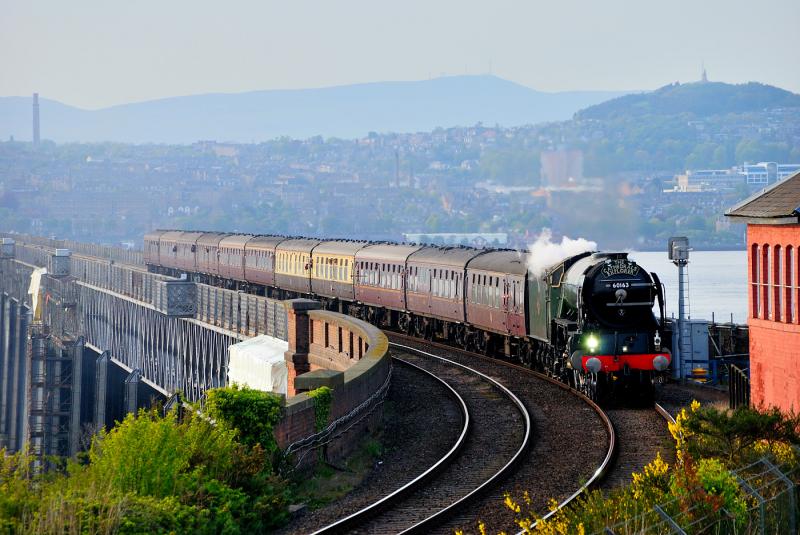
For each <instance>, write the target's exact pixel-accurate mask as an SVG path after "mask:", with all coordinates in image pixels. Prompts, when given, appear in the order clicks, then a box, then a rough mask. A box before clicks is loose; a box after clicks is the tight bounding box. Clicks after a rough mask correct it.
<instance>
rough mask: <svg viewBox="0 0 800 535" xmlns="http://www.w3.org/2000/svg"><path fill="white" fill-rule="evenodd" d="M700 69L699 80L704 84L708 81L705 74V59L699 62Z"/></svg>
mask: <svg viewBox="0 0 800 535" xmlns="http://www.w3.org/2000/svg"><path fill="white" fill-rule="evenodd" d="M700 69H701V74H700V81H701V82H703V83H704V84H705V83H707V82H708V74H706V62H705V61H704V62H703V63H702V64H701V67H700Z"/></svg>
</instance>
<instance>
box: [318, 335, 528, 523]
mask: <svg viewBox="0 0 800 535" xmlns="http://www.w3.org/2000/svg"><path fill="white" fill-rule="evenodd" d="M392 348H393V350H394V352H395V353H396V355H395V358H398V356H397V354H398V353H399V354H401V355H402V357H400V360H402V361H404V362H406V363H408V364H411V365H414V366H416V367H418V368H421V369H425V370H426V371H428V372H430V373H432V374H434V375H436V376H437V377H438V378H440V379H442V380H443V381H444V382H446V383H448V385H449V386H450V387H452V389H453V392H455V393H457V395H458V396H459V397H461V398H462V399H463V400H464V411H465V412H464V414H465V428H464V432H462V434H461V436H460V437H459V440H458V441H457V443H456V444H454V446H453V448H451V450H450V451H449V452H448V454H447V455H446V456H445V457H443V458H442V459H440V460H439V462H437V463H436V464H435V465H434V466H432V467H431V468H429V469H428V470H427V471H425V472H424V473H423V474H421V475H420V476H418V477H417V478H415V479H414V480H412V481H411V482H409V483H407V484H406V485H404V486H402V487H401V488H399V489H398V490H396V491H394V492H393V493H391V494H389V495H388V496H385V497H383V498H381V499H380V500H378V501H376V502H375V503H373V504H371V505H369V506H367V507H365V508H363V509H361V510H359V511H357V512H355V513H353V514H351V515H350V516H348V517H345V518H343V519H341V520H339V521H337V522H335V523H333V524H330V525H329V526H326V527H324V528H322V529H320V530H318V531H317V532H315V533H340V532H344V531H348V532H351V533H427V532H430V531H431V529H433V527H435V526H437V525H439V524H441V523H442V522H443V521H444V520H445V519H446V518H448V517H450V516H452V515H453V514H454V512H455V511H456V510H458V509H459V508H460V507H461V506H463V505H464V504H466V503H468V502H471V501H472V500H473V499H475V498H476V497H477V496H479V495H481V494H482V493H484V492H485V490H486V489H487V488H488V487H490V486H492V485H493V484H494V483H495V482H496V481H497V480H498V479H501V478H502V477H504V476H506V475H507V474H508V472H509V471H510V470H511V469H512V468H513V466H514V464H515V463H516V462H517V461H518V460H519V459H520V457H521V456H522V454H523V453H524V452H525V451H526V449H527V448H528V446H529V442H530V439H531V418H530V415H529V413H528V411H527V409H526V408H525V405H524V404H523V403H522V402H521V401H520V400H519V399H518V398H517V397H516V396H515V395H514V394H513V393H512V392H511V391H510V390H508V389H507V388H505V387H504V386H503V385H501V384H500V383H499V382H497V381H496V380H494V379H492V378H491V377H488V376H487V375H485V374H483V373H481V372H480V371H477V370H475V369H472V368H469V367H468V366H464V365H463V364H459V363H456V362H454V361H452V360H449V359H446V358H444V357H441V356H438V355H434V354H432V353H428V352H425V351H421V350H419V349H416V348H412V347H408V346H400V345H398V344H392ZM467 427H469V433H467V432H466V429H467ZM487 451H492V452H493V453H492V455H491V456H487V455H486V452H487ZM456 453H457V454H456Z"/></svg>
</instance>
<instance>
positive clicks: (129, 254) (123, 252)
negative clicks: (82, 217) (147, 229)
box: [0, 233, 144, 266]
mask: <svg viewBox="0 0 800 535" xmlns="http://www.w3.org/2000/svg"><path fill="white" fill-rule="evenodd" d="M0 237H3V238H11V239H13V240H14V241H16V242H17V243H24V244H28V245H37V246H40V247H50V248H53V249H69V250H70V251H72V252H73V253H78V254H83V255H88V256H94V257H97V258H103V259H106V260H113V261H115V262H121V263H124V264H132V265H141V266H143V265H144V258H143V256H142V255H143V253H142V250H141V249H126V248H124V247H115V246H111V245H99V244H96V243H83V242H78V241H75V240H57V239H54V238H43V237H41V236H31V235H30V234H9V233H0Z"/></svg>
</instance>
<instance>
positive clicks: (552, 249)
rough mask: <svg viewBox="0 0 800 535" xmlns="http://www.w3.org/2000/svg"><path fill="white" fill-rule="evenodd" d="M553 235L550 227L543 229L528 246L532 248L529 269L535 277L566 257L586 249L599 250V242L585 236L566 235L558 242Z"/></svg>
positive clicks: (529, 248)
mask: <svg viewBox="0 0 800 535" xmlns="http://www.w3.org/2000/svg"><path fill="white" fill-rule="evenodd" d="M552 237H553V233H552V232H551V231H550V229H549V228H546V229H543V230H542V233H541V234H539V236H537V238H536V241H535V242H533V244H532V245H530V246H529V247H528V250H530V255H528V270H529V271H530V272H531V273H533V275H534V276H535V277H540V276H541V275H542V274H544V272H545V270H547V268H550V267H552V266H554V265H555V264H558V263H559V262H561V261H562V260H564V259H565V258H569V257H570V256H575V255H576V254H580V253H583V252H586V251H596V250H597V243H596V242H593V241H589V240H587V239H585V238H578V239H576V240H573V239H571V238H568V237H566V236H564V237H563V238H561V243H556V242H553V241H552V240H551V238H552Z"/></svg>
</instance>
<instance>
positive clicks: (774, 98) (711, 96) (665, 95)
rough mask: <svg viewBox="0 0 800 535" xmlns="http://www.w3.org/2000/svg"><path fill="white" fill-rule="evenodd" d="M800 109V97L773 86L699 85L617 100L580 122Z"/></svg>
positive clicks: (592, 109)
mask: <svg viewBox="0 0 800 535" xmlns="http://www.w3.org/2000/svg"><path fill="white" fill-rule="evenodd" d="M796 107H800V95H796V94H794V93H792V92H790V91H786V90H784V89H780V88H777V87H774V86H771V85H765V84H760V83H756V82H750V83H747V84H737V85H734V84H726V83H722V82H695V83H690V84H678V83H675V84H670V85H667V86H664V87H662V88H660V89H657V90H655V91H651V92H647V93H637V94H629V95H624V96H621V97H617V98H614V99H611V100H609V101H607V102H602V103H600V104H595V105H594V106H590V107H588V108H586V109H584V110H581V111H580V112H578V113H577V114H576V118H578V119H598V120H608V119H617V118H624V117H643V116H648V115H678V114H683V113H689V114H692V115H695V116H697V117H708V116H712V115H723V114H727V113H746V112H754V111H761V110H764V109H774V108H796Z"/></svg>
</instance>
